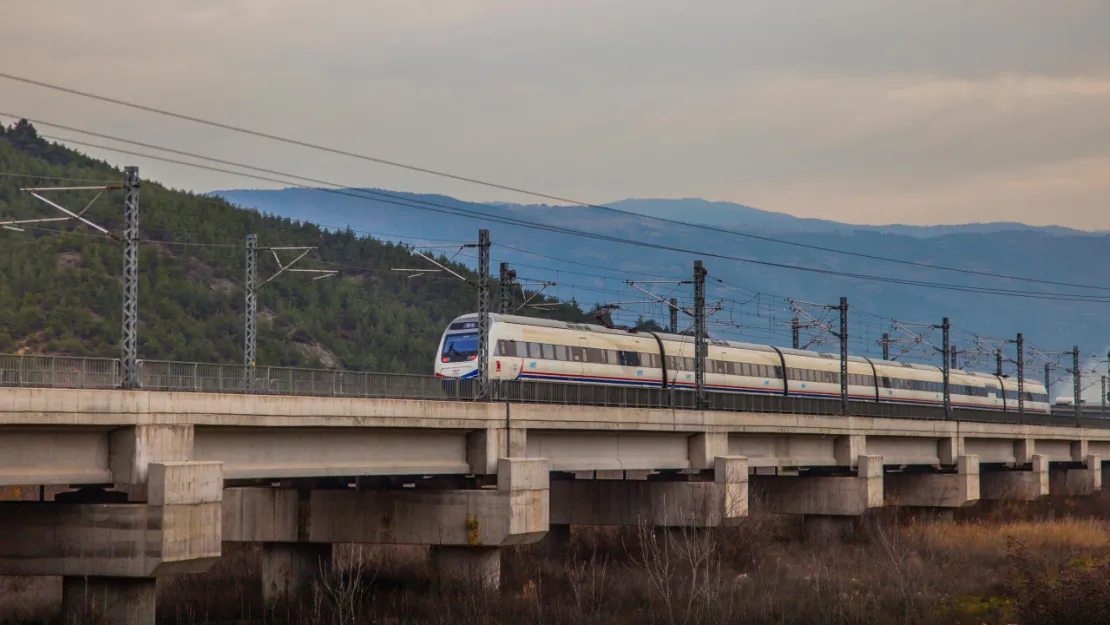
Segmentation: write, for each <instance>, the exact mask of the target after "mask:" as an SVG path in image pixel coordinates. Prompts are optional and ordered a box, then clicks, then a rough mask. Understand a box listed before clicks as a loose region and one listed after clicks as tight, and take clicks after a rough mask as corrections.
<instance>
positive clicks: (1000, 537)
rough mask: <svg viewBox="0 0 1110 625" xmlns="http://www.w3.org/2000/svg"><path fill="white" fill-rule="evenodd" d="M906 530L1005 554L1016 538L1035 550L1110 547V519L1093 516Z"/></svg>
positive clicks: (921, 537) (940, 542)
mask: <svg viewBox="0 0 1110 625" xmlns="http://www.w3.org/2000/svg"><path fill="white" fill-rule="evenodd" d="M902 531H903V533H904V534H905V535H906V537H907V539H909V540H915V541H919V542H932V543H935V544H936V545H937V546H938V547H942V548H946V549H952V550H960V551H973V552H977V553H983V554H1004V553H1005V552H1006V549H1007V547H1008V546H1009V545H1010V544H1011V543H1013V542H1015V541H1016V542H1019V543H1021V544H1022V545H1024V546H1025V547H1026V548H1027V549H1030V550H1033V551H1040V550H1060V549H1089V550H1101V549H1108V550H1110V523H1108V522H1106V521H1095V520H1090V519H1060V520H1055V521H1048V522H1041V523H1038V522H1033V521H1015V522H1008V523H988V522H983V521H972V522H965V523H931V524H921V525H910V526H908V527H906V528H904V529H903V530H902Z"/></svg>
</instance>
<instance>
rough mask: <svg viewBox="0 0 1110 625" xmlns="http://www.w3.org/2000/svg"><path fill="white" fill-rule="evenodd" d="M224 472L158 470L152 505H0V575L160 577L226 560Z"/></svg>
mask: <svg viewBox="0 0 1110 625" xmlns="http://www.w3.org/2000/svg"><path fill="white" fill-rule="evenodd" d="M222 486H223V484H222V480H221V478H220V464H219V463H218V462H217V463H198V462H179V463H164V464H163V463H152V464H150V465H149V470H148V492H149V494H150V497H151V501H150V502H148V503H126V504H123V503H120V504H98V503H57V502H3V503H0V527H2V528H4V531H3V533H2V534H0V574H2V575H63V576H73V577H85V576H92V577H156V576H161V575H173V574H178V573H195V572H203V571H206V570H208V569H209V568H210V567H211V566H212V564H214V563H215V561H216V560H217V559H218V558H219V557H220V512H221V506H222V503H221V502H222V498H223V488H222Z"/></svg>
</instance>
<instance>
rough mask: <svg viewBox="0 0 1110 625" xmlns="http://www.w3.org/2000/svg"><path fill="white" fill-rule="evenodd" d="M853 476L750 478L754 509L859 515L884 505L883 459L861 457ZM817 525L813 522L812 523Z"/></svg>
mask: <svg viewBox="0 0 1110 625" xmlns="http://www.w3.org/2000/svg"><path fill="white" fill-rule="evenodd" d="M857 464H858V466H859V468H858V470H857V471H856V475H855V476H847V477H840V476H808V475H802V476H797V477H786V476H774V477H771V476H753V477H752V487H753V491H752V498H753V510H757V511H759V512H765V513H771V514H804V515H806V516H807V517H808V516H810V515H817V516H859V515H861V514H863V513H864V512H866V511H867V510H868V509H869V508H878V507H881V506H882V505H883V459H882V456H860V457H859V459H858V461H857ZM815 522H816V521H815Z"/></svg>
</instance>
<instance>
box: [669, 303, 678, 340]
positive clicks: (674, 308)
mask: <svg viewBox="0 0 1110 625" xmlns="http://www.w3.org/2000/svg"><path fill="white" fill-rule="evenodd" d="M670 310H671V334H678V298H677V297H672V298H671V306H670Z"/></svg>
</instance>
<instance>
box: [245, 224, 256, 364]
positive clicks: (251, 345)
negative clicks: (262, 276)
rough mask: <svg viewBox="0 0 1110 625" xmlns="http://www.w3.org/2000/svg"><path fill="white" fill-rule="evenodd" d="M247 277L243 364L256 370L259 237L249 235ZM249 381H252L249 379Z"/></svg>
mask: <svg viewBox="0 0 1110 625" xmlns="http://www.w3.org/2000/svg"><path fill="white" fill-rule="evenodd" d="M246 269H247V276H246V280H245V284H246V287H245V289H244V291H245V293H244V298H245V306H244V307H243V308H244V314H245V315H246V319H245V320H244V324H243V327H244V330H245V332H244V333H243V334H244V341H245V343H244V345H243V364H244V365H246V366H248V367H251V368H254V364H255V363H256V362H257V358H258V356H257V353H256V351H255V350H256V349H257V347H258V299H257V297H258V291H257V289H258V286H257V282H258V235H257V234H248V235H247V258H246ZM247 379H250V378H249V377H248V378H247Z"/></svg>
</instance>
